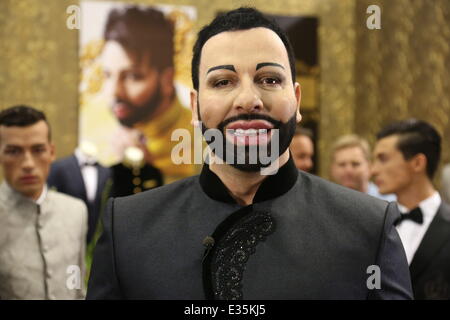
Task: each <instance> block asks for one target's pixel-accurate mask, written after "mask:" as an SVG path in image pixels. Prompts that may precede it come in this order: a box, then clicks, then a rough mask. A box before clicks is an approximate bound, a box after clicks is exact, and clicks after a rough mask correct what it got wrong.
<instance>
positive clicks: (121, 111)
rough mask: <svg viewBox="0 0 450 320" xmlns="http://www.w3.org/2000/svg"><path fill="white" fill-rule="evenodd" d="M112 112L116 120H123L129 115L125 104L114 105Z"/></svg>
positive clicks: (128, 108) (128, 109)
mask: <svg viewBox="0 0 450 320" xmlns="http://www.w3.org/2000/svg"><path fill="white" fill-rule="evenodd" d="M113 112H114V114H115V115H116V117H117V118H125V117H127V116H128V115H129V114H130V107H129V106H128V105H127V104H126V103H120V102H119V103H115V104H114V106H113Z"/></svg>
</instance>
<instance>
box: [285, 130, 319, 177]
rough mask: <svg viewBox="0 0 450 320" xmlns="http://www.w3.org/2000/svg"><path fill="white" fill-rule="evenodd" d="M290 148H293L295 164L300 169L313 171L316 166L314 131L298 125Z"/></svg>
mask: <svg viewBox="0 0 450 320" xmlns="http://www.w3.org/2000/svg"><path fill="white" fill-rule="evenodd" d="M289 148H290V149H291V154H292V159H293V160H294V163H295V166H296V167H297V168H298V169H300V170H303V171H306V172H311V170H312V169H313V167H314V161H313V157H314V143H313V133H312V131H311V130H310V129H307V128H302V127H299V126H297V128H296V129H295V134H294V137H293V138H292V142H291V145H290V146H289Z"/></svg>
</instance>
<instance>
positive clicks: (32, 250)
mask: <svg viewBox="0 0 450 320" xmlns="http://www.w3.org/2000/svg"><path fill="white" fill-rule="evenodd" d="M54 154H55V151H54V146H53V144H52V143H51V134H50V126H49V124H48V122H47V120H46V118H45V115H44V114H43V113H42V112H40V111H38V110H36V109H34V108H31V107H28V106H16V107H11V108H8V109H5V110H3V111H1V112H0V164H1V166H2V169H3V173H4V175H5V181H4V182H3V183H2V184H1V185H0V299H81V298H84V289H83V282H84V270H85V266H84V263H85V247H86V240H85V239H86V231H87V209H86V206H85V204H84V203H83V202H82V201H81V200H78V199H75V198H72V197H70V196H67V195H65V194H61V193H58V192H55V191H52V190H47V186H46V184H45V181H46V179H47V175H48V172H49V169H50V163H51V162H52V160H53V159H54Z"/></svg>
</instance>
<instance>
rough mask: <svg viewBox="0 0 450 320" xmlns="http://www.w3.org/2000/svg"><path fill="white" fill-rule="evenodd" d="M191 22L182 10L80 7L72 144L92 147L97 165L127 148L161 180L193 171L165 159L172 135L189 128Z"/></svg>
mask: <svg viewBox="0 0 450 320" xmlns="http://www.w3.org/2000/svg"><path fill="white" fill-rule="evenodd" d="M195 20H196V9H195V8H194V7H190V6H173V5H152V6H148V5H131V4H125V3H120V2H96V1H84V2H82V3H81V30H80V38H79V44H80V49H79V61H80V68H81V77H80V85H79V92H80V112H79V143H80V144H82V143H85V144H86V143H88V144H91V145H93V146H95V149H96V151H97V152H96V153H97V158H98V160H99V162H100V163H101V164H103V165H105V166H111V165H114V164H117V163H120V162H121V161H123V158H124V154H125V150H127V149H129V147H130V146H134V147H137V148H140V149H141V150H143V151H144V155H145V159H146V161H148V162H149V163H151V164H152V165H153V166H154V167H156V168H158V169H159V170H160V171H161V172H162V174H163V176H164V178H165V181H166V182H170V181H171V180H176V179H179V178H182V177H186V176H190V175H192V174H194V173H195V172H194V170H195V169H194V166H193V165H189V164H181V165H176V164H174V163H173V162H172V161H171V150H172V148H173V146H174V145H176V144H177V143H178V142H177V141H171V134H172V132H173V130H175V129H176V128H185V129H187V130H192V126H191V124H190V122H191V111H190V109H189V89H190V87H191V79H190V63H191V55H192V45H193V42H194V41H195V34H194V32H193V27H194V22H195Z"/></svg>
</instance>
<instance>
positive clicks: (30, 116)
mask: <svg viewBox="0 0 450 320" xmlns="http://www.w3.org/2000/svg"><path fill="white" fill-rule="evenodd" d="M39 121H44V122H45V123H46V124H47V127H48V140H49V141H50V139H51V134H50V124H49V123H48V121H47V118H46V117H45V114H44V113H43V112H41V111H39V110H36V109H35V108H33V107H29V106H25V105H18V106H13V107H10V108H7V109H4V110H2V111H0V126H5V127H28V126H31V125H33V124H35V123H37V122H39Z"/></svg>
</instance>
